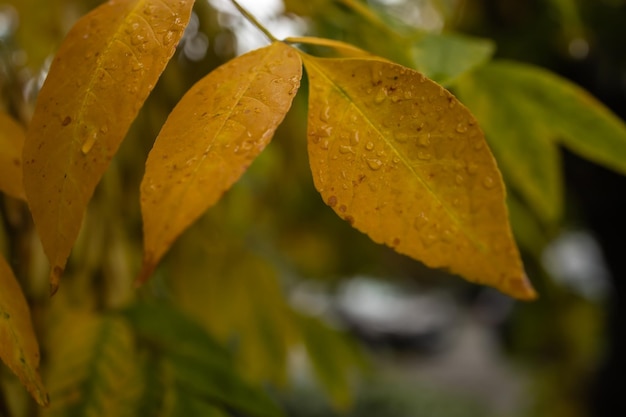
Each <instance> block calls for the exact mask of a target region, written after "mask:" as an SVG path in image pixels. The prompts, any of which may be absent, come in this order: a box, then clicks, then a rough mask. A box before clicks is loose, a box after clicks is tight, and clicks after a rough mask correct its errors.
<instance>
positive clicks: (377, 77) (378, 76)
mask: <svg viewBox="0 0 626 417" xmlns="http://www.w3.org/2000/svg"><path fill="white" fill-rule="evenodd" d="M382 81H383V72H382V71H381V69H380V67H379V66H378V65H372V85H379V84H380V83H381V82H382Z"/></svg>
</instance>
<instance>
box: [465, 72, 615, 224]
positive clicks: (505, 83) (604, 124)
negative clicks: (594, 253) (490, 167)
mask: <svg viewBox="0 0 626 417" xmlns="http://www.w3.org/2000/svg"><path fill="white" fill-rule="evenodd" d="M456 89H457V91H458V93H459V96H460V97H461V98H462V100H463V101H464V102H465V103H467V105H468V106H469V107H471V109H472V111H473V112H474V113H475V114H476V115H477V117H478V118H479V119H480V120H481V123H482V124H483V126H484V128H485V131H486V132H487V135H488V139H489V142H490V144H491V146H492V147H493V150H494V153H495V154H496V155H497V156H498V160H499V161H500V162H501V166H502V170H503V172H504V173H505V175H506V177H507V178H508V179H510V181H511V184H512V185H513V186H515V187H516V188H517V189H519V191H520V193H521V194H522V196H523V197H524V199H525V200H526V201H527V202H528V203H529V204H530V205H531V207H532V208H533V210H534V211H535V212H536V213H537V214H538V215H539V216H540V217H541V218H542V219H543V220H544V221H548V222H553V221H555V220H558V219H559V218H560V217H561V214H562V205H563V201H562V200H563V195H562V188H563V184H562V178H561V160H560V155H559V150H558V147H557V145H558V144H562V145H564V146H566V147H568V148H569V149H571V150H572V151H573V152H576V153H578V154H579V155H581V156H582V157H585V158H588V159H589V160H592V161H594V162H596V163H599V164H602V165H605V166H607V167H609V168H612V169H614V170H616V171H618V172H620V173H622V174H626V125H625V124H624V122H623V121H622V120H620V119H619V118H618V117H617V116H615V115H614V114H613V113H612V112H611V111H610V110H609V109H607V108H606V107H605V106H604V105H602V104H601V103H600V102H599V101H597V100H596V99H594V98H593V97H592V96H591V95H590V94H589V93H587V92H586V91H585V90H583V89H582V88H580V87H578V86H576V85H574V84H572V83H571V82H569V81H567V80H565V79H563V78H560V77H558V76H557V75H555V74H552V73H550V72H548V71H546V70H543V69H540V68H537V67H533V66H531V65H527V64H521V63H515V62H508V61H494V62H492V63H489V64H488V65H485V66H484V67H482V68H480V69H479V70H477V71H475V72H474V73H472V74H470V75H469V76H468V77H466V78H463V79H462V80H461V82H459V84H458V85H457V86H456Z"/></svg>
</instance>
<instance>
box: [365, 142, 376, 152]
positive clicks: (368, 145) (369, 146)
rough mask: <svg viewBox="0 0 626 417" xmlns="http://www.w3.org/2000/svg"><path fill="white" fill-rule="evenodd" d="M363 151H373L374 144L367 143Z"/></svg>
mask: <svg viewBox="0 0 626 417" xmlns="http://www.w3.org/2000/svg"><path fill="white" fill-rule="evenodd" d="M365 149H367V150H368V151H372V150H374V142H367V143H366V144H365Z"/></svg>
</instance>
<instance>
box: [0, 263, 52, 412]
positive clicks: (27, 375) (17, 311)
mask: <svg viewBox="0 0 626 417" xmlns="http://www.w3.org/2000/svg"><path fill="white" fill-rule="evenodd" d="M0 358H1V359H2V361H3V362H4V363H5V364H7V366H8V367H9V368H11V371H13V373H14V374H15V375H17V377H18V378H19V379H20V381H21V382H22V384H23V385H24V386H25V387H26V389H27V390H28V392H30V393H31V395H32V396H33V398H34V399H35V400H36V401H37V402H38V403H39V404H40V405H47V404H48V394H46V390H45V388H44V386H43V383H42V382H41V377H40V376H39V372H38V371H37V369H38V368H39V345H38V343H37V337H36V336H35V331H34V330H33V325H32V322H31V319H30V311H29V309H28V304H27V303H26V299H25V298H24V294H23V293H22V289H21V288H20V284H19V283H18V282H17V280H16V279H15V276H14V275H13V271H11V268H10V267H9V265H8V264H7V262H6V260H5V259H4V258H3V257H2V256H0Z"/></svg>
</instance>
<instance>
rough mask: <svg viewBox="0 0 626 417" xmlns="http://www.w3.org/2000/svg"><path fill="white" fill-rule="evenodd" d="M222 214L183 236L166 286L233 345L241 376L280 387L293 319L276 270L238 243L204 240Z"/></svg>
mask: <svg viewBox="0 0 626 417" xmlns="http://www.w3.org/2000/svg"><path fill="white" fill-rule="evenodd" d="M223 214H225V213H223ZM225 216H227V215H226V214H225ZM225 216H215V215H207V216H204V217H203V218H202V220H201V222H200V223H199V224H198V225H197V226H196V227H194V228H193V229H192V230H189V231H188V232H187V233H186V234H185V235H183V237H182V239H181V240H180V242H179V244H178V245H177V246H176V250H175V251H174V252H173V253H172V257H171V258H170V260H171V262H170V263H169V265H171V266H170V268H169V272H170V275H169V277H168V278H169V279H168V283H169V286H170V288H171V289H172V293H173V297H174V298H175V300H176V302H177V304H178V305H180V306H181V307H180V308H181V309H182V310H184V311H186V312H188V313H189V314H190V315H191V316H193V317H194V318H196V319H197V320H198V322H199V323H201V324H202V325H203V327H204V328H205V329H206V330H207V331H208V332H209V333H210V334H211V335H212V336H214V337H215V338H217V339H218V340H220V341H222V342H223V343H228V342H231V341H233V340H236V341H237V350H236V352H235V355H236V358H237V362H238V369H239V372H241V374H242V375H244V376H245V377H246V378H247V379H250V380H253V381H272V382H275V383H276V384H284V383H285V382H286V379H287V350H288V346H289V340H290V339H291V338H292V333H293V329H292V327H293V323H292V320H293V317H292V314H291V310H290V309H289V306H288V305H287V302H286V299H285V296H284V294H283V291H282V288H281V286H280V281H279V276H278V274H277V271H276V267H275V266H274V265H272V264H271V262H269V261H268V260H267V259H265V258H264V257H262V256H259V255H257V254H256V253H254V252H253V251H252V250H251V249H250V248H249V247H247V246H246V245H243V244H242V242H240V241H239V240H237V239H234V238H228V237H226V236H224V237H223V238H220V239H219V240H216V239H211V238H210V237H208V236H210V234H211V233H214V232H215V231H216V229H218V228H219V227H220V226H219V223H220V222H224V221H226V219H225ZM216 219H217V220H216Z"/></svg>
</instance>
